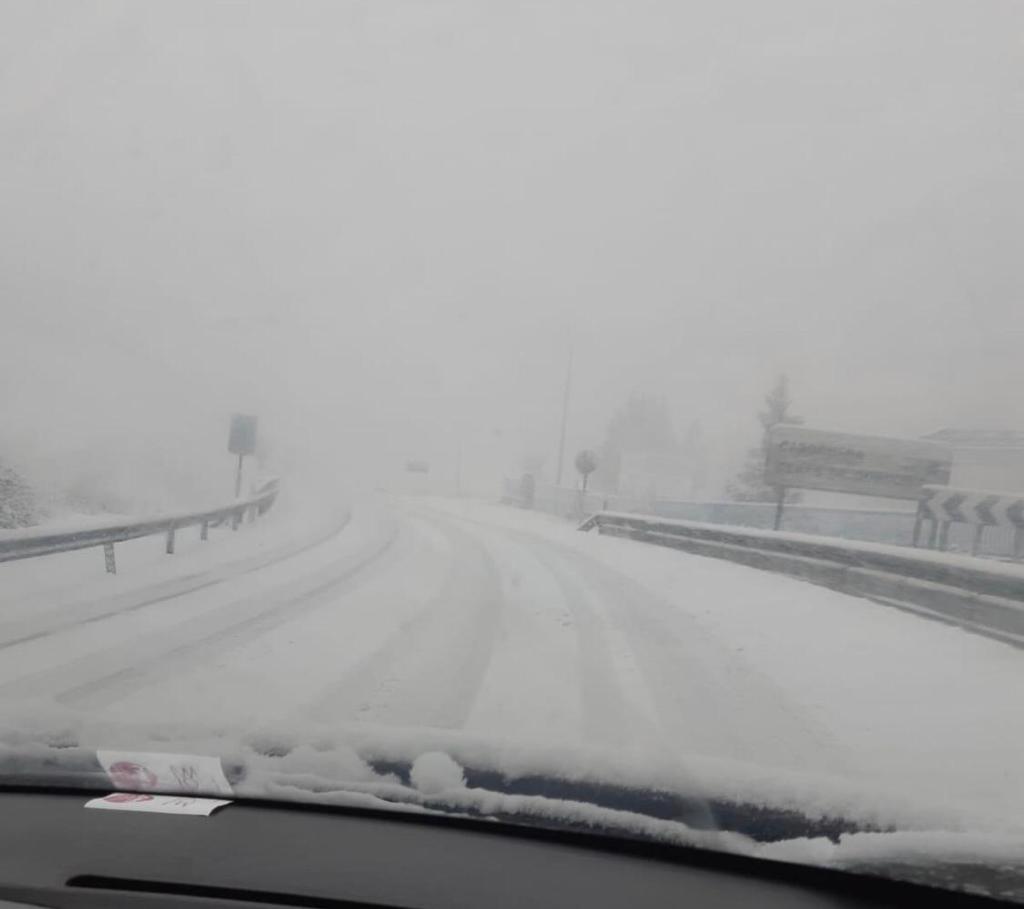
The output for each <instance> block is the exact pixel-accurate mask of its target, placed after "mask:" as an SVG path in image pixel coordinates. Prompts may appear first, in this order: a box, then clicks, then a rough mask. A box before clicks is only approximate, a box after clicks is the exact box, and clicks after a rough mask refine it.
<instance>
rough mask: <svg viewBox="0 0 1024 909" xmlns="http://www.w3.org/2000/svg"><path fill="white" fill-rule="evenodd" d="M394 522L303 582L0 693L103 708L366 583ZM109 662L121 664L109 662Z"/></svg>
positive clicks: (391, 540)
mask: <svg viewBox="0 0 1024 909" xmlns="http://www.w3.org/2000/svg"><path fill="white" fill-rule="evenodd" d="M398 536H399V534H398V525H397V524H396V523H392V524H391V525H390V526H389V527H387V528H386V530H385V532H384V535H383V537H382V538H381V539H377V540H372V541H370V543H369V545H367V546H364V547H363V548H362V549H361V550H360V551H359V552H357V553H356V554H354V555H352V556H349V557H348V558H346V559H344V560H342V561H341V562H340V564H338V565H332V566H331V567H330V568H328V569H325V570H323V571H321V572H318V573H316V574H315V575H313V576H312V577H311V578H308V579H307V580H306V581H305V582H302V583H299V582H295V581H292V582H289V583H285V584H281V585H279V586H277V587H275V588H274V589H272V590H271V591H269V592H267V593H266V594H262V595H260V596H259V597H257V598H255V599H254V598H253V597H244V598H242V599H237V600H232V601H229V602H228V603H227V604H225V605H223V606H220V607H217V608H216V609H215V610H213V611H212V612H211V614H209V615H206V616H203V617H202V620H201V621H198V622H186V623H183V624H182V625H179V626H175V627H174V628H171V629H164V630H161V631H159V632H156V633H151V634H147V635H140V636H137V637H133V638H131V639H129V640H126V641H122V642H120V643H118V644H117V645H115V646H113V647H109V648H106V649H104V650H102V651H99V652H93V653H90V654H88V655H87V656H84V657H81V658H79V659H78V660H74V661H70V662H67V663H64V664H62V665H60V666H58V667H56V668H53V669H48V670H44V671H41V672H38V673H34V674H31V675H28V676H22V677H20V678H19V679H17V680H15V681H12V682H8V683H6V684H3V685H0V700H7V699H9V698H12V699H18V698H25V697H52V698H54V699H55V700H57V701H59V702H61V703H63V704H66V705H68V706H73V707H77V708H87V709H93V710H96V709H100V708H102V707H103V706H105V705H107V704H109V703H111V702H113V701H116V700H118V699H119V697H121V696H124V695H125V694H126V693H130V694H134V693H135V692H137V691H138V690H139V689H140V688H143V687H145V686H148V685H153V684H156V683H159V682H167V681H168V680H171V679H173V678H174V677H176V676H178V675H180V674H181V672H182V671H183V666H184V671H185V672H187V671H188V665H189V664H193V665H194V664H196V663H197V662H201V661H202V660H203V659H204V658H207V657H211V656H212V655H214V654H216V653H219V652H221V651H222V650H223V649H224V648H225V647H226V646H228V645H229V643H237V642H239V641H241V640H245V639H248V638H252V637H256V636H259V635H261V634H265V633H267V632H268V631H270V630H272V629H274V628H277V627H278V626H280V625H283V624H285V623H287V622H290V621H293V620H295V619H297V618H299V617H301V616H302V615H305V614H306V613H308V612H309V611H310V610H312V609H317V608H320V607H322V606H324V605H325V604H326V603H328V602H330V601H331V599H332V598H333V597H334V596H336V595H337V593H338V592H339V589H340V588H342V587H348V588H350V587H354V586H356V585H358V584H359V583H361V582H363V580H364V577H363V576H364V575H365V573H366V570H367V569H368V568H371V567H372V566H374V565H375V563H378V562H379V560H380V559H381V558H382V557H383V556H385V555H386V554H388V553H389V551H390V550H391V548H392V547H393V545H394V544H395V542H396V540H397V539H398ZM112 666H115V667H119V668H117V669H113V670H112V669H111V667H112Z"/></svg>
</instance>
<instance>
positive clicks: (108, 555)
mask: <svg viewBox="0 0 1024 909" xmlns="http://www.w3.org/2000/svg"><path fill="white" fill-rule="evenodd" d="M103 561H104V562H106V563H107V574H117V562H115V561H114V544H113V543H104V544H103Z"/></svg>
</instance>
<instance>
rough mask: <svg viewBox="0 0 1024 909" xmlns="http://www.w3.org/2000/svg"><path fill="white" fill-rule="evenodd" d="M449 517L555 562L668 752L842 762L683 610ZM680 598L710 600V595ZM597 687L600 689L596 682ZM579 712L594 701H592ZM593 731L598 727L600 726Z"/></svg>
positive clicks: (596, 660) (823, 737) (617, 577)
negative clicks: (630, 679) (635, 683)
mask: <svg viewBox="0 0 1024 909" xmlns="http://www.w3.org/2000/svg"><path fill="white" fill-rule="evenodd" d="M451 518H452V519H453V520H456V521H459V522H461V523H468V524H472V525H475V526H480V527H483V528H486V529H487V530H488V531H491V532H497V533H501V534H505V535H507V536H508V537H510V538H514V539H519V540H523V541H524V542H526V543H527V544H528V545H530V546H532V547H533V548H535V549H536V550H537V551H538V552H539V553H541V554H542V555H541V558H544V559H547V560H548V564H549V565H552V566H555V565H558V564H559V563H560V564H561V568H555V571H556V572H559V573H560V574H561V576H562V578H563V580H565V581H566V582H567V583H568V586H569V587H570V588H574V592H573V593H572V594H570V595H571V596H572V597H573V600H574V602H575V603H576V604H578V605H581V606H582V607H583V608H582V610H581V611H582V614H583V615H587V614H588V613H589V614H590V615H591V616H596V617H600V616H605V617H606V618H607V622H608V623H609V625H608V626H606V628H607V630H610V632H611V633H612V634H613V635H615V636H616V637H617V638H618V639H619V641H620V642H621V644H622V646H624V647H625V648H628V650H629V651H630V658H629V659H630V662H632V663H633V664H635V666H636V667H637V669H638V670H639V672H640V673H641V675H642V677H643V680H644V685H645V687H646V690H647V694H648V697H649V700H650V703H651V705H652V706H653V709H654V711H655V713H656V716H657V719H658V722H659V724H660V726H661V730H662V735H663V740H664V741H665V742H666V747H670V750H671V751H685V752H688V753H703V754H708V755H710V756H719V757H720V756H729V757H732V758H736V759H739V760H750V761H757V762H760V763H780V764H783V765H785V766H791V767H792V766H797V767H799V766H801V765H802V754H803V751H804V750H805V749H806V748H807V747H808V745H811V746H812V747H814V748H815V749H816V751H817V752H818V753H819V754H826V755H827V756H828V757H829V759H830V760H832V761H833V762H834V764H835V765H836V766H841V765H842V764H844V763H845V761H844V759H843V757H842V751H841V749H840V748H839V747H838V746H837V745H836V744H835V742H834V740H833V739H832V737H831V735H830V734H829V733H828V731H827V730H826V729H825V728H823V727H822V726H821V725H820V724H819V723H817V722H816V721H815V720H814V719H813V718H812V717H810V716H809V715H807V713H806V712H805V711H803V710H801V709H800V707H799V706H798V705H796V704H793V703H792V702H791V701H790V700H789V699H788V698H787V697H786V696H785V695H784V694H783V693H782V692H781V691H780V690H779V689H778V688H777V686H775V685H774V684H773V683H772V682H771V680H770V679H768V678H767V677H765V676H763V675H761V674H759V673H757V672H755V671H754V670H753V669H751V668H750V667H749V666H748V665H746V663H745V662H744V661H743V659H742V657H741V656H739V655H738V654H737V653H736V652H735V651H734V650H733V649H731V648H730V647H728V646H727V643H726V642H724V641H721V640H719V639H717V638H715V637H713V636H712V635H711V634H709V633H708V632H707V631H706V630H705V629H704V628H703V627H702V626H701V625H699V623H698V622H697V621H696V620H695V619H694V618H693V617H692V616H690V615H688V614H687V613H686V612H685V611H684V610H683V609H681V608H679V607H678V606H675V605H673V604H672V603H671V602H669V601H667V600H664V599H662V598H660V597H659V596H657V595H656V594H655V593H653V592H652V591H650V590H648V589H647V588H646V587H644V586H643V585H642V584H641V583H640V582H638V581H636V580H634V579H633V578H631V577H629V576H628V575H625V574H623V573H621V572H619V571H617V570H616V569H613V568H611V567H609V566H607V565H605V564H604V563H603V562H601V561H599V560H598V559H596V558H594V557H592V556H590V555H587V554H586V553H583V552H581V551H579V550H578V549H575V548H573V547H571V546H567V545H564V544H560V543H558V542H556V541H553V540H551V539H549V538H546V537H543V536H541V535H538V534H533V533H530V532H529V531H524V530H520V529H513V528H504V527H501V526H500V525H495V524H493V523H488V522H483V521H477V520H475V519H473V518H466V517H463V516H461V515H451ZM623 542H625V541H623ZM636 545H642V544H636ZM685 557H688V558H698V557H696V556H685ZM688 595H689V596H703V597H710V596H713V592H712V591H696V592H688ZM590 621H591V622H593V621H595V619H594V618H591V619H590ZM597 621H598V622H599V621H600V619H597ZM599 627H600V626H599ZM581 646H582V642H581ZM585 646H595V643H594V641H593V639H592V638H588V642H587V644H586V645H585ZM596 646H598V647H599V648H600V647H601V646H602V645H600V644H597V645H596ZM605 659H606V656H594V657H593V658H592V660H593V665H592V666H591V667H590V668H589V669H585V670H584V671H586V672H589V673H591V674H593V675H597V676H599V673H600V669H599V667H600V666H601V665H605ZM597 684H598V690H600V688H601V683H600V682H598V683H597ZM588 709H596V710H599V709H600V707H599V704H597V703H596V702H595V703H594V704H592V706H591V707H590V708H588ZM619 709H621V705H620V706H619ZM592 722H595V721H592ZM596 722H597V723H598V724H599V720H598V721H596ZM609 725H611V724H609ZM622 728H626V727H622ZM598 734H602V733H601V731H600V729H598Z"/></svg>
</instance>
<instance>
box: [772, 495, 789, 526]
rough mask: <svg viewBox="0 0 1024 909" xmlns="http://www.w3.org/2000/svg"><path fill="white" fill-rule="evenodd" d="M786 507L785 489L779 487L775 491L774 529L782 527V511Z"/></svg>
mask: <svg viewBox="0 0 1024 909" xmlns="http://www.w3.org/2000/svg"><path fill="white" fill-rule="evenodd" d="M785 507H786V487H785V486H780V487H778V490H777V491H776V499H775V524H774V529H775V530H778V529H779V528H780V527H782V509H783V508H785Z"/></svg>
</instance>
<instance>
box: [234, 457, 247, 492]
mask: <svg viewBox="0 0 1024 909" xmlns="http://www.w3.org/2000/svg"><path fill="white" fill-rule="evenodd" d="M244 457H245V455H239V456H238V469H237V470H236V471H235V498H236V499H237V498H239V496H241V495H242V458H244Z"/></svg>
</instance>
